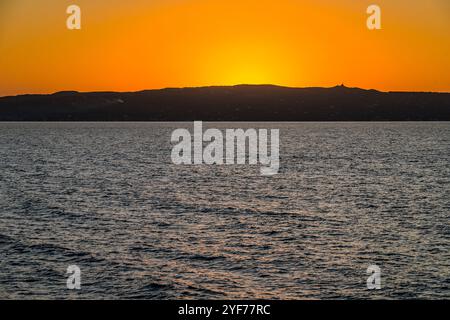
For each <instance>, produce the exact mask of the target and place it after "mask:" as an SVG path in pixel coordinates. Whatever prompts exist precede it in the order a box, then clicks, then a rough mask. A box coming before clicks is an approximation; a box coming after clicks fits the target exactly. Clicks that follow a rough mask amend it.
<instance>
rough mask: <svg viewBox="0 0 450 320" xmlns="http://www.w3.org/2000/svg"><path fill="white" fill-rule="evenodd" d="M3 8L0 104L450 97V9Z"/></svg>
mask: <svg viewBox="0 0 450 320" xmlns="http://www.w3.org/2000/svg"><path fill="white" fill-rule="evenodd" d="M72 3H73V2H72V1H53V0H41V1H34V0H17V1H2V4H0V95H1V96H3V95H12V94H20V93H51V92H55V91H60V90H78V91H103V90H108V91H112V90H114V91H136V90H142V89H151V88H163V87H192V86H206V85H233V84H241V83H252V84H253V83H254V84H261V83H264V84H267V83H271V84H277V85H285V86H294V87H305V86H334V85H336V84H340V83H345V84H346V85H348V86H355V87H362V88H375V89H379V90H386V91H389V90H392V91H394V90H403V91H450V58H449V57H450V31H449V30H450V4H449V2H448V1H447V0H430V1H418V0H414V1H406V0H402V1H386V0H383V1H381V0H380V1H377V4H378V5H379V6H380V7H381V9H382V30H373V31H371V30H368V29H367V28H366V19H367V14H366V8H367V6H368V5H370V4H372V2H371V1H350V0H343V1H331V0H328V1H326V0H319V1H312V0H311V1H301V0H296V1H294V0H277V1H267V0H258V1H256V0H227V1H220V0H164V1H162V0H153V1H144V0H138V1H119V0H114V1H112V0H108V1H107V0H98V1H89V0H78V1H76V4H77V5H79V6H80V8H81V9H82V29H81V30H68V29H67V28H66V27H65V22H66V19H67V14H66V12H65V11H66V8H67V6H68V5H70V4H72Z"/></svg>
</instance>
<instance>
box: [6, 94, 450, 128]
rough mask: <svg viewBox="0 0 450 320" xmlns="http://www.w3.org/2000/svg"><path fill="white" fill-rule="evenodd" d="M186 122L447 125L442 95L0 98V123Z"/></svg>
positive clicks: (446, 100) (447, 106) (447, 98)
mask: <svg viewBox="0 0 450 320" xmlns="http://www.w3.org/2000/svg"><path fill="white" fill-rule="evenodd" d="M193 120H203V121H408V120H415V121H425V120H427V121H432V120H440V121H450V93H425V92H379V91H376V90H363V89H359V88H347V87H345V86H336V87H333V88H288V87H279V86H273V85H239V86H232V87H201V88H179V89H176V88H168V89H161V90H146V91H140V92H124V93H119V92H91V93H79V92H74V91H65V92H58V93H54V94H50V95H21V96H14V97H3V98H0V121H193Z"/></svg>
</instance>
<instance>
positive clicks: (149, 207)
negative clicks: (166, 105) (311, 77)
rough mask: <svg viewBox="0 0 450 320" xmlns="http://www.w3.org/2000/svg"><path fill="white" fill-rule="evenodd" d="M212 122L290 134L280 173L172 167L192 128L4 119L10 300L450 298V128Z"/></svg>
mask: <svg viewBox="0 0 450 320" xmlns="http://www.w3.org/2000/svg"><path fill="white" fill-rule="evenodd" d="M212 126H213V127H218V128H234V127H238V128H239V127H242V128H246V127H272V128H279V129H280V144H281V150H280V153H281V159H280V160H281V166H280V173H279V174H278V175H276V176H273V177H264V176H261V175H260V173H259V166H248V165H232V166H207V165H201V166H176V165H173V164H172V163H171V159H170V151H171V147H172V146H171V143H170V135H171V132H172V130H174V129H175V128H180V127H187V128H191V127H192V123H166V124H162V123H159V124H158V123H153V124H152V123H0V159H1V160H0V298H8V299H13V298H19V299H24V298H32V299H35V298H61V299H66V298H99V299H104V298H139V299H169V298H189V299H195V298H225V299H231V298H282V299H298V298H343V299H345V298H364V299H365V298H369V299H370V298H381V297H385V298H400V299H407V298H450V289H449V288H450V251H449V248H450V229H449V217H450V166H449V163H450V148H449V147H450V123H290V124H289V123H288V124H226V123H215V124H212ZM71 264H76V265H78V266H79V267H80V268H81V272H82V279H81V285H82V286H81V290H79V291H71V290H68V289H67V288H66V279H67V276H68V275H66V269H67V266H68V265H71ZM371 264H376V265H378V266H379V267H380V268H381V277H382V289H381V290H378V291H369V290H367V287H366V280H367V277H368V275H367V274H366V269H367V267H368V266H369V265H371Z"/></svg>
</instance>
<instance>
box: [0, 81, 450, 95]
mask: <svg viewBox="0 0 450 320" xmlns="http://www.w3.org/2000/svg"><path fill="white" fill-rule="evenodd" d="M245 86H247V87H278V88H286V89H333V88H346V89H358V90H364V91H377V92H380V93H443V94H450V91H408V90H388V91H383V90H378V89H374V88H370V89H367V88H361V87H348V86H346V85H345V84H338V85H335V86H331V87H325V86H324V87H321V86H310V87H293V86H285V85H277V84H269V83H264V84H251V83H241V84H233V85H204V86H185V87H160V88H151V89H140V90H133V91H114V90H112V91H111V90H93V91H78V90H60V91H53V92H48V93H19V94H11V95H4V96H0V98H10V97H20V96H51V95H55V94H60V93H80V94H86V93H140V92H146V91H162V90H182V89H202V88H227V87H228V88H233V87H245Z"/></svg>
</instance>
